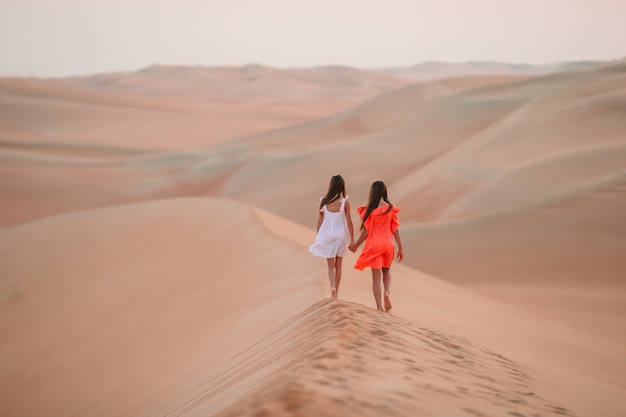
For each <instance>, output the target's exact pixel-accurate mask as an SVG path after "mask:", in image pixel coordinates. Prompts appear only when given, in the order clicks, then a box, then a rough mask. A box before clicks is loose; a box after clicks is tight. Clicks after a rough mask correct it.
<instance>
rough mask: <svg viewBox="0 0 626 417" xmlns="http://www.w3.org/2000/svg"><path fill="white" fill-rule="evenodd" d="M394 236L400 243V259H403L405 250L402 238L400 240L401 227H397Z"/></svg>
mask: <svg viewBox="0 0 626 417" xmlns="http://www.w3.org/2000/svg"><path fill="white" fill-rule="evenodd" d="M393 237H394V238H395V239H396V243H397V244H398V261H401V260H403V259H404V250H403V249H402V240H400V229H396V231H395V232H393Z"/></svg>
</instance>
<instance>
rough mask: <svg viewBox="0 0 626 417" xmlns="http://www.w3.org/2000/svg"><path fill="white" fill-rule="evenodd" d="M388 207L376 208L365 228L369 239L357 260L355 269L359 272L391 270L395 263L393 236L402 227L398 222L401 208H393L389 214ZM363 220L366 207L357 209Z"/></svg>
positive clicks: (366, 240)
mask: <svg viewBox="0 0 626 417" xmlns="http://www.w3.org/2000/svg"><path fill="white" fill-rule="evenodd" d="M388 209H389V206H388V205H385V206H382V207H378V208H375V209H374V210H373V211H372V212H371V213H370V215H369V216H368V218H367V220H366V221H365V223H364V224H363V226H364V227H365V228H366V229H367V232H368V234H367V238H366V239H365V247H364V248H363V252H361V255H360V256H359V259H357V261H356V264H355V265H354V267H355V268H356V269H358V270H359V271H362V270H363V269H365V268H374V269H380V268H390V267H391V263H392V262H393V256H394V246H393V234H394V233H395V231H396V230H397V229H398V226H400V222H399V221H398V212H399V211H400V209H399V208H397V207H395V206H394V207H393V208H392V209H391V210H390V211H389V212H387V210H388ZM356 211H357V212H358V213H359V216H361V219H363V216H365V212H366V207H364V206H361V207H358V208H357V209H356Z"/></svg>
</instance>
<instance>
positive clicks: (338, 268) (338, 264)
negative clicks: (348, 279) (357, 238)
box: [335, 256, 343, 296]
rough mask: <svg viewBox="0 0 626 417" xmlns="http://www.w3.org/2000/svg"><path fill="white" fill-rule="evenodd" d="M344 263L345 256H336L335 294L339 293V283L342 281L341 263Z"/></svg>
mask: <svg viewBox="0 0 626 417" xmlns="http://www.w3.org/2000/svg"><path fill="white" fill-rule="evenodd" d="M342 263H343V258H342V257H341V256H337V257H336V258H335V290H336V293H335V295H336V296H338V295H339V283H340V282H341V264H342Z"/></svg>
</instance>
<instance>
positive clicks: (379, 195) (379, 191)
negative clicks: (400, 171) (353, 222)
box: [361, 180, 393, 230]
mask: <svg viewBox="0 0 626 417" xmlns="http://www.w3.org/2000/svg"><path fill="white" fill-rule="evenodd" d="M381 199H382V200H383V201H384V202H385V203H387V204H389V207H388V208H387V211H386V212H385V214H386V213H389V212H390V211H391V209H392V208H393V204H391V201H389V198H388V197H387V186H386V185H385V183H384V182H382V181H380V180H379V181H374V182H373V183H372V186H371V187H370V195H369V197H368V198H367V210H365V216H363V221H362V222H361V230H363V225H364V224H365V220H367V218H368V217H369V216H370V214H372V211H374V209H376V208H378V204H380V200H381Z"/></svg>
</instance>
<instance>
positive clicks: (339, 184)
mask: <svg viewBox="0 0 626 417" xmlns="http://www.w3.org/2000/svg"><path fill="white" fill-rule="evenodd" d="M319 211H320V214H319V218H318V219H317V236H316V238H315V243H314V244H313V245H312V246H311V247H310V248H309V252H311V253H312V254H313V255H315V256H318V257H320V258H326V262H327V264H328V281H329V282H330V293H331V297H333V298H337V295H338V292H339V282H340V281H341V263H342V260H343V257H344V256H345V255H346V253H347V252H348V247H347V244H346V226H347V228H348V231H349V232H350V244H351V245H352V244H353V243H354V229H353V227H352V220H351V219H350V201H348V196H347V195H346V185H345V182H344V180H343V178H342V177H341V175H335V176H333V177H332V178H331V179H330V184H329V185H328V192H327V193H326V195H325V196H324V197H322V198H321V200H320V208H319Z"/></svg>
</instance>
